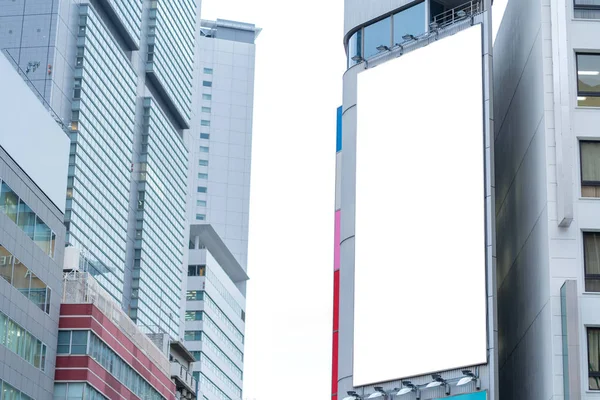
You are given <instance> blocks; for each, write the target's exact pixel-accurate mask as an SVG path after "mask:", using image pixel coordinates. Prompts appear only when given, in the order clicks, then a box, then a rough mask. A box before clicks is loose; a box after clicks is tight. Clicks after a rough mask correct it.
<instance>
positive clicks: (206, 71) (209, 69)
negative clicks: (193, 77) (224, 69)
mask: <svg viewBox="0 0 600 400" xmlns="http://www.w3.org/2000/svg"><path fill="white" fill-rule="evenodd" d="M204 73H205V74H210V75H212V73H213V69H212V68H204Z"/></svg>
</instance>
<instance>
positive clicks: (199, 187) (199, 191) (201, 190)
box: [198, 186, 206, 193]
mask: <svg viewBox="0 0 600 400" xmlns="http://www.w3.org/2000/svg"><path fill="white" fill-rule="evenodd" d="M198 193H206V186H198Z"/></svg>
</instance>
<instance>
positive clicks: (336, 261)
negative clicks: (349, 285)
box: [333, 210, 342, 271]
mask: <svg viewBox="0 0 600 400" xmlns="http://www.w3.org/2000/svg"><path fill="white" fill-rule="evenodd" d="M341 220H342V211H341V210H337V211H336V212H335V227H334V231H333V240H334V243H333V270H334V271H338V270H339V269H340V238H341V236H340V235H341V232H340V230H341Z"/></svg>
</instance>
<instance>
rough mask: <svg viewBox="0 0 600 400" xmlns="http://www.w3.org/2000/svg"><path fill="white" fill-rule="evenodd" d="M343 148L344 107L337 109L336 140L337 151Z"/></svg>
mask: <svg viewBox="0 0 600 400" xmlns="http://www.w3.org/2000/svg"><path fill="white" fill-rule="evenodd" d="M341 150H342V107H341V106H340V107H338V109H337V135H336V140H335V151H336V153H337V152H339V151H341Z"/></svg>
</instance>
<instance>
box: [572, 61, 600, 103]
mask: <svg viewBox="0 0 600 400" xmlns="http://www.w3.org/2000/svg"><path fill="white" fill-rule="evenodd" d="M577 89H578V96H579V99H580V100H579V101H585V100H581V98H583V97H590V96H591V97H593V96H600V54H578V55H577ZM586 100H587V99H586ZM580 105H581V104H580Z"/></svg>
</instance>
